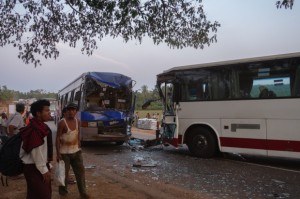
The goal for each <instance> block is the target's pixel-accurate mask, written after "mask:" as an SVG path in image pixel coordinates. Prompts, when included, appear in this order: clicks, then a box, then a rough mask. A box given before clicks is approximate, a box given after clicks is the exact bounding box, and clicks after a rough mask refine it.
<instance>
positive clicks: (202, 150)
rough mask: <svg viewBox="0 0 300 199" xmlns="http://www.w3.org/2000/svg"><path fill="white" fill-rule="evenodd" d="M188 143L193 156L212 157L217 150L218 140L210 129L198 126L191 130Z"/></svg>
mask: <svg viewBox="0 0 300 199" xmlns="http://www.w3.org/2000/svg"><path fill="white" fill-rule="evenodd" d="M187 145H188V148H189V151H190V152H191V153H192V155H193V156H196V157H200V158H212V157H213V156H214V155H215V154H216V152H217V142H216V139H215V137H214V135H213V134H212V133H211V131H210V130H208V129H207V128H204V127H196V128H193V129H192V130H191V134H190V135H189V137H188V140H187Z"/></svg>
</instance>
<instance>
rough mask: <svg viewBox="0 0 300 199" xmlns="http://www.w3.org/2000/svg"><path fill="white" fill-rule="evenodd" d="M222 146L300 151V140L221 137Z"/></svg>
mask: <svg viewBox="0 0 300 199" xmlns="http://www.w3.org/2000/svg"><path fill="white" fill-rule="evenodd" d="M220 141H221V146H223V147H236V148H249V149H263V150H274V151H293V152H300V141H291V140H264V139H251V138H230V137H220Z"/></svg>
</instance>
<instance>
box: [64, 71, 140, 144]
mask: <svg viewBox="0 0 300 199" xmlns="http://www.w3.org/2000/svg"><path fill="white" fill-rule="evenodd" d="M133 82H134V81H133V80H132V79H131V78H130V77H127V76H125V75H122V74H118V73H107V72H87V73H84V74H82V75H80V76H79V77H78V78H76V79H75V80H74V81H72V82H71V83H70V84H68V85H67V86H66V87H64V88H63V89H62V90H60V91H59V92H58V100H59V107H60V111H59V115H60V116H62V113H61V111H62V108H63V107H64V106H66V105H67V104H68V103H69V102H74V103H76V104H78V113H77V118H78V119H79V120H80V121H81V126H80V132H81V141H107V142H116V143H117V144H118V145H120V144H123V143H124V142H125V141H126V140H127V139H128V138H129V136H130V135H131V123H132V120H133V112H134V100H133V99H134V98H133V93H132V85H133Z"/></svg>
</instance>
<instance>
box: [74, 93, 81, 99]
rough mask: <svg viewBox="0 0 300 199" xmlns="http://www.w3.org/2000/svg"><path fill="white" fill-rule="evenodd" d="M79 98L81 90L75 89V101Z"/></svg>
mask: <svg viewBox="0 0 300 199" xmlns="http://www.w3.org/2000/svg"><path fill="white" fill-rule="evenodd" d="M80 98H81V91H77V92H76V93H75V98H74V99H75V100H76V101H80Z"/></svg>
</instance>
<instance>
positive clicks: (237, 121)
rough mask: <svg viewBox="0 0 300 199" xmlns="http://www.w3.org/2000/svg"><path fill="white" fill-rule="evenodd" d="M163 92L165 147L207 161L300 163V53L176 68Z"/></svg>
mask: <svg viewBox="0 0 300 199" xmlns="http://www.w3.org/2000/svg"><path fill="white" fill-rule="evenodd" d="M157 86H158V89H159V92H160V96H161V98H162V101H163V104H164V107H165V108H164V117H163V121H162V129H161V132H162V136H163V139H164V141H165V142H168V143H171V144H173V145H174V146H178V145H179V144H187V146H188V148H189V150H190V152H191V153H192V154H193V155H195V156H197V157H203V158H210V157H213V156H214V155H215V154H216V152H218V151H221V152H229V153H239V154H252V155H265V156H277V157H290V158H300V53H291V54H283V55H274V56H266V57H258V58H250V59H241V60H233V61H224V62H216V63H206V64H198V65H188V66H180V67H174V68H171V69H169V70H167V71H164V72H163V73H161V74H159V75H157Z"/></svg>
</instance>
